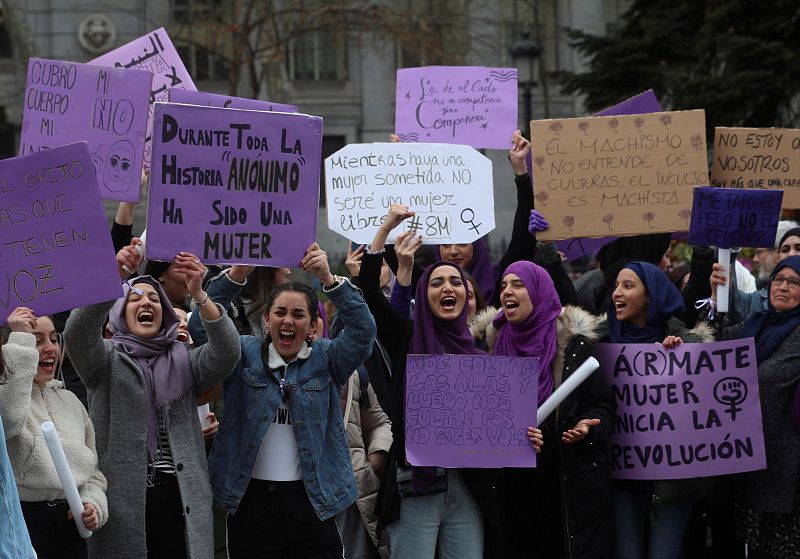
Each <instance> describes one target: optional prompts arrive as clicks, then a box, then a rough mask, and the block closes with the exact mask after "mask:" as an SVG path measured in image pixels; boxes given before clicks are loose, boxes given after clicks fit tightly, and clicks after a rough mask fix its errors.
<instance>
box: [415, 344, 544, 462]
mask: <svg viewBox="0 0 800 559" xmlns="http://www.w3.org/2000/svg"><path fill="white" fill-rule="evenodd" d="M538 386H539V358H538V357H492V356H487V355H409V356H408V360H407V362H406V387H405V390H406V393H405V397H406V399H405V402H406V406H405V408H406V412H405V413H406V416H405V436H406V459H407V460H408V462H409V463H410V464H412V465H414V466H440V467H442V468H533V467H535V466H536V453H535V452H534V450H533V446H532V445H531V443H530V441H529V440H528V435H527V430H528V427H531V426H533V425H536V409H537V398H538Z"/></svg>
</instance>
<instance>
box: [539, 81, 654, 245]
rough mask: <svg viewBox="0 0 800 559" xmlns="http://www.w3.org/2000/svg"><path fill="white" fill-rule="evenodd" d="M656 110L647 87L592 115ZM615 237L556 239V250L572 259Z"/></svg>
mask: <svg viewBox="0 0 800 559" xmlns="http://www.w3.org/2000/svg"><path fill="white" fill-rule="evenodd" d="M658 112H661V103H659V102H658V99H657V98H656V94H655V93H654V92H653V90H652V89H648V90H647V91H643V92H641V93H639V94H638V95H634V96H633V97H630V98H629V99H625V100H624V101H622V102H621V103H617V104H616V105H614V106H612V107H608V108H606V109H603V110H602V111H600V112H599V113H596V114H595V115H594V116H619V115H640V114H646V113H658ZM528 168H529V169H532V168H533V162H532V161H530V160H529V161H528ZM617 238H618V237H613V236H609V237H597V238H592V237H579V238H576V239H569V240H563V241H556V245H557V246H558V250H560V251H561V252H563V253H564V255H565V256H566V257H567V260H569V261H572V260H576V259H578V258H580V257H581V256H583V255H585V254H596V253H597V251H598V250H600V249H601V248H603V247H604V246H605V245H607V244H608V243H610V242H611V241H613V240H614V239H617Z"/></svg>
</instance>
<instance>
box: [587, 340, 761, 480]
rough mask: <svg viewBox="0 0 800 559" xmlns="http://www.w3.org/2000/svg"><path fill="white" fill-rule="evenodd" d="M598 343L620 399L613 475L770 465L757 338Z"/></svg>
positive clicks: (662, 475) (683, 474) (705, 472)
mask: <svg viewBox="0 0 800 559" xmlns="http://www.w3.org/2000/svg"><path fill="white" fill-rule="evenodd" d="M596 350H597V359H598V360H599V361H600V371H601V372H602V374H603V375H604V376H605V378H606V380H607V381H608V383H609V385H610V386H611V392H612V393H613V394H614V399H615V400H616V403H617V414H616V417H615V418H614V423H613V425H612V435H611V475H612V476H613V477H615V478H617V479H649V480H654V479H683V478H690V477H705V476H718V475H726V474H735V473H740V472H750V471H753V470H761V469H764V468H766V466H767V464H766V457H765V454H764V434H763V431H762V425H761V404H760V402H759V396H758V371H757V363H756V352H755V348H754V345H753V339H752V338H747V339H743V340H734V341H730V342H715V343H704V344H682V345H680V346H679V347H678V348H677V349H674V350H665V349H663V348H662V347H661V346H658V345H655V344H598V345H597V347H596Z"/></svg>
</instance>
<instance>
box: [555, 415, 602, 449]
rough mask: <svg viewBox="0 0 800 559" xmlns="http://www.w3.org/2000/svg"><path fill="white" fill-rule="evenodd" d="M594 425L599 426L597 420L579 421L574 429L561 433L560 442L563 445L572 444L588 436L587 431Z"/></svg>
mask: <svg viewBox="0 0 800 559" xmlns="http://www.w3.org/2000/svg"><path fill="white" fill-rule="evenodd" d="M595 425H600V420H599V419H581V420H580V421H578V423H576V424H575V427H573V428H572V429H570V430H569V431H564V432H563V433H561V441H562V442H564V443H565V444H574V443H577V442H578V441H581V440H583V438H584V437H585V436H586V435H588V434H589V429H590V428H591V427H593V426H595Z"/></svg>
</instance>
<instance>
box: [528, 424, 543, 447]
mask: <svg viewBox="0 0 800 559" xmlns="http://www.w3.org/2000/svg"><path fill="white" fill-rule="evenodd" d="M528 439H529V440H530V441H531V444H532V445H533V450H534V451H536V454H539V453H540V452H541V451H542V446H543V445H544V437H543V436H542V430H541V429H537V428H536V427H528Z"/></svg>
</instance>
